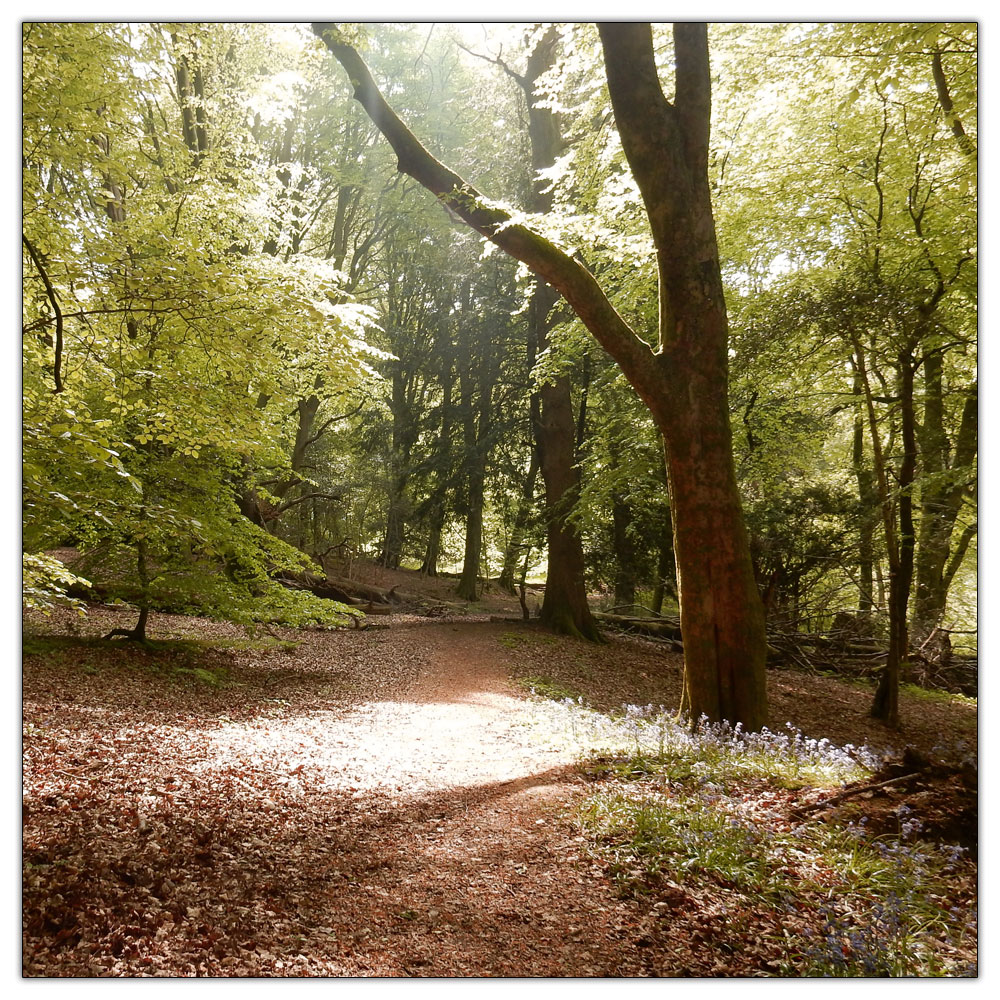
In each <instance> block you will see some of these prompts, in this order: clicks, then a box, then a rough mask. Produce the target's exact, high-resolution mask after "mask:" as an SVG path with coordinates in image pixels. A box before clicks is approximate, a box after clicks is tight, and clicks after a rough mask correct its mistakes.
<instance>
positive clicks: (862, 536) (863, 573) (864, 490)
mask: <svg viewBox="0 0 1000 1000" xmlns="http://www.w3.org/2000/svg"><path fill="white" fill-rule="evenodd" d="M863 392H864V390H863V388H862V385H861V382H860V379H859V377H858V375H857V373H855V375H854V395H855V396H856V397H857V398H858V402H857V407H856V409H855V415H854V438H853V442H852V449H851V464H852V466H853V468H854V478H855V480H856V481H857V484H858V612H859V613H860V614H862V615H867V614H870V613H871V611H872V609H873V607H874V598H873V594H872V575H873V573H874V568H875V539H874V534H875V526H874V523H873V518H874V517H875V511H876V508H877V504H878V497H877V496H876V495H875V491H874V489H873V483H872V473H871V470H870V469H869V468H868V467H867V466H866V465H865V415H864V395H863Z"/></svg>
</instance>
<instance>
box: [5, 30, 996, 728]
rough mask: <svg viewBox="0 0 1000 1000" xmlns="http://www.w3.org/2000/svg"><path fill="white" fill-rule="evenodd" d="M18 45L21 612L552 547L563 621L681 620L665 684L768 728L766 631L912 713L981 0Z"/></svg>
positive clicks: (769, 646) (971, 161)
mask: <svg viewBox="0 0 1000 1000" xmlns="http://www.w3.org/2000/svg"><path fill="white" fill-rule="evenodd" d="M22 45H23V92H22V136H23V143H22V291H23V315H22V332H23V339H22V349H23V360H22V380H23V418H22V432H23V473H22V499H23V521H22V536H23V549H24V563H23V567H24V570H23V572H24V584H25V591H24V593H25V601H26V603H27V604H29V605H30V606H38V607H48V606H51V604H52V603H53V602H57V601H60V600H69V601H73V600H76V601H80V600H82V599H83V598H86V599H88V600H94V599H98V598H99V599H103V600H118V601H124V602H126V603H128V604H130V605H131V606H133V607H134V608H135V610H136V613H137V615H138V620H137V623H136V624H135V626H134V628H132V629H129V630H127V632H128V634H129V635H131V636H132V637H133V638H142V637H143V635H144V623H145V616H146V614H147V612H148V611H149V610H150V609H153V608H163V609H171V610H181V611H198V612H199V613H208V614H214V615H218V616H221V617H228V618H232V619H234V620H238V621H245V622H253V621H272V622H273V621H285V622H291V623H304V622H311V623H314V624H320V625H324V626H327V627H329V626H336V625H342V624H345V623H347V622H348V621H349V620H350V619H351V618H353V617H356V616H357V614H358V612H357V609H352V608H350V607H349V606H348V605H347V604H345V603H344V602H343V601H342V600H331V599H324V598H320V597H316V596H314V595H313V594H310V593H308V591H305V590H302V589H298V590H292V589H288V588H287V587H286V586H283V585H282V583H281V582H280V579H281V578H282V577H284V578H285V582H286V583H287V582H288V581H289V579H290V578H291V577H294V576H296V575H298V576H299V577H301V576H302V574H304V573H313V574H317V573H318V574H320V575H325V576H328V577H334V576H338V575H339V576H345V577H346V576H350V572H351V567H353V566H355V565H357V564H358V563H359V562H365V561H368V562H371V563H377V564H380V565H382V566H384V567H388V568H392V569H398V568H409V569H413V570H417V569H420V570H422V571H423V572H424V573H426V574H429V575H438V574H448V573H451V574H454V578H455V585H456V588H457V593H456V598H457V599H461V600H465V601H469V602H474V601H476V600H477V598H478V597H479V595H481V593H482V591H483V589H484V588H486V587H490V586H503V587H506V588H509V589H514V588H516V587H517V584H518V582H521V583H524V581H526V580H529V579H533V580H535V581H536V582H538V583H539V584H541V583H543V582H544V583H545V584H546V593H545V604H544V606H543V609H542V617H543V621H545V622H546V623H547V624H548V625H549V626H551V627H553V628H557V629H560V630H562V631H566V632H570V633H571V634H576V635H584V636H587V637H589V638H599V629H598V624H599V621H598V620H595V619H594V617H593V613H594V612H601V611H602V610H603V611H606V610H609V609H612V608H614V609H622V608H626V609H629V610H630V613H635V614H639V615H643V616H646V617H652V616H653V615H654V614H655V615H663V614H666V615H668V616H669V615H674V614H676V615H677V616H678V617H679V628H680V633H681V638H680V640H679V641H681V642H683V646H684V651H685V656H686V658H687V671H688V673H687V694H686V698H685V706H686V708H687V709H688V710H689V711H690V712H691V713H692V714H693V715H694V716H695V718H697V716H699V715H701V714H702V713H704V714H705V715H707V716H709V717H710V718H712V719H714V720H715V719H728V720H730V721H732V722H737V721H738V722H742V723H743V724H745V725H747V726H750V727H752V728H757V727H759V726H761V725H763V724H764V722H765V721H766V715H767V709H766V694H765V685H764V676H765V675H764V663H765V657H766V656H767V655H768V653H769V650H770V655H771V656H772V657H773V656H775V655H776V653H775V651H776V646H775V641H776V639H775V637H776V636H779V635H781V636H785V635H799V636H805V635H814V634H816V633H818V632H823V631H828V630H830V629H832V628H833V625H834V621H835V620H838V621H840V622H841V623H843V622H844V621H845V620H846V619H845V617H844V616H847V617H848V618H850V619H851V621H852V623H853V624H852V628H853V629H854V631H855V632H856V633H858V634H863V635H864V636H866V637H867V638H868V639H871V640H873V641H874V640H878V641H884V643H885V644H886V649H887V651H888V654H887V659H886V661H885V669H884V671H883V672H882V674H881V677H882V685H881V686H880V688H879V693H878V695H877V696H876V699H875V704H874V709H873V710H874V712H875V714H876V715H877V716H878V717H880V718H882V719H883V720H884V721H886V722H887V723H889V724H890V725H895V724H896V723H897V722H898V718H897V709H896V701H895V694H894V692H895V691H896V690H897V688H898V681H899V678H900V676H902V674H904V673H905V672H906V670H907V669H908V665H909V663H910V661H911V660H912V659H913V658H914V656H916V654H918V653H919V654H920V656H922V657H925V658H926V657H930V656H933V657H935V658H936V662H941V661H946V660H947V659H948V657H949V656H951V654H952V652H953V651H954V650H953V647H962V646H963V644H964V645H966V646H969V645H974V642H972V640H970V639H969V636H970V635H972V634H973V633H974V629H975V603H976V534H977V491H976V481H977V480H976V476H977V451H978V427H977V417H978V377H977V352H976V348H977V342H976V338H977V330H978V315H977V296H978V270H977V261H978V228H977V227H978V194H977V192H978V176H977V167H978V144H979V136H978V109H977V94H978V62H977V55H978V49H977V45H978V40H977V27H976V25H974V24H966V23H929V22H928V23H880V22H866V23H836V24H833V23H795V24H780V23H778V24H764V23H754V24H717V25H716V24H713V25H708V26H699V25H693V24H683V23H682V24H678V25H674V26H672V27H671V26H669V25H659V24H657V25H651V26H650V25H642V24H617V25H616V24H601V25H596V26H595V25H588V24H559V25H550V24H520V25H500V24H495V25H484V26H474V25H471V24H468V25H443V24H435V25H430V24H417V25H412V24H364V25H358V24H337V25H332V24H326V23H324V24H317V25H314V26H312V30H310V27H309V26H308V25H299V24H265V23H240V24H235V23H234V24H230V23H199V22H187V23H171V22H149V23H119V22H110V23H90V22H66V23H57V22H25V23H24V24H23V25H22ZM334 57H335V58H334ZM355 98H356V100H355ZM65 549H73V550H75V551H76V552H77V553H78V555H79V558H78V559H77V560H76V561H74V562H73V563H72V565H71V566H70V568H69V569H67V568H66V566H65V565H64V564H63V563H62V562H59V561H57V560H55V559H54V558H53V557H52V555H51V553H53V552H56V551H59V550H65ZM47 553H48V554H47ZM81 607H82V605H81ZM838 615H839V616H840V618H839V619H838Z"/></svg>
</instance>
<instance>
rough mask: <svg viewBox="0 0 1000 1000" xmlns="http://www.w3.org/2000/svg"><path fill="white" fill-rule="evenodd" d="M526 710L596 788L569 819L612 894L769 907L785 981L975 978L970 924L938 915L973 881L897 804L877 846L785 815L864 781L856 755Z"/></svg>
mask: <svg viewBox="0 0 1000 1000" xmlns="http://www.w3.org/2000/svg"><path fill="white" fill-rule="evenodd" d="M534 689H535V691H536V693H538V694H540V695H544V694H546V693H548V692H547V691H546V689H545V685H535V688H534ZM535 709H536V713H537V715H536V721H541V719H545V720H547V721H548V723H549V724H550V725H554V726H558V727H560V731H561V734H562V739H563V740H564V741H569V742H570V743H571V744H572V745H573V746H574V747H575V748H576V750H577V752H578V753H579V754H580V756H581V759H582V764H581V767H582V769H583V770H584V771H585V773H587V774H588V775H589V776H590V777H591V778H592V779H594V780H596V781H599V782H600V784H601V788H600V790H599V791H597V792H596V793H595V794H593V795H591V796H590V797H589V798H588V799H587V800H586V801H585V802H584V803H583V804H582V805H581V806H580V807H579V808H578V810H577V811H576V814H575V817H574V819H575V822H576V823H577V824H578V826H579V827H580V829H581V831H582V832H583V833H584V834H585V836H586V837H587V839H588V841H589V844H590V851H591V852H592V854H593V855H594V856H595V857H597V858H600V859H601V860H602V861H603V862H604V863H605V865H606V866H607V869H608V871H609V873H610V875H611V876H612V878H613V879H614V881H615V882H616V884H617V885H618V888H619V890H620V891H621V892H622V893H623V894H625V895H628V896H632V897H644V896H655V894H656V892H657V890H658V888H659V887H662V886H663V885H665V884H676V885H680V886H687V887H690V888H691V889H692V891H698V887H699V886H700V887H701V888H704V886H705V885H706V884H709V885H711V886H712V887H713V888H714V890H715V891H722V892H724V893H726V894H736V895H737V896H738V897H740V898H742V899H743V900H744V903H745V905H746V906H747V908H749V909H757V910H759V909H760V908H761V907H764V908H766V909H768V910H769V911H770V912H771V913H772V915H773V916H774V919H775V920H776V921H777V922H778V923H780V924H781V925H782V927H783V928H785V929H784V930H783V937H782V938H781V939H780V940H776V941H775V951H776V952H778V953H779V954H780V955H781V956H782V958H781V960H780V963H779V965H780V970H779V971H780V974H781V975H784V976H810V977H812V976H833V977H842V976H876V977H877V976H970V975H972V976H974V975H976V967H975V961H974V960H970V959H969V957H968V956H969V955H970V954H971V955H973V956H974V955H975V944H976V913H975V910H974V909H972V910H965V909H963V908H962V907H961V906H954V905H953V904H952V903H951V902H950V901H952V900H954V899H955V898H957V897H959V896H961V892H959V891H957V889H956V885H957V884H959V883H962V884H964V885H966V886H967V887H968V886H969V885H971V881H972V879H973V877H974V876H973V874H972V873H973V868H972V866H971V864H970V863H969V862H968V861H967V860H965V858H964V857H963V849H962V848H960V847H953V846H939V845H934V844H931V843H927V842H925V841H922V840H921V839H920V823H919V822H918V821H917V819H916V817H915V816H913V815H912V814H911V813H910V811H909V807H908V806H906V805H905V804H904V805H901V806H900V807H899V809H898V810H897V819H898V827H899V829H898V832H897V833H896V834H895V835H893V836H880V837H876V836H873V835H870V834H869V833H868V832H867V831H866V829H865V823H864V822H863V821H862V822H860V823H858V824H850V823H849V824H838V823H836V822H833V821H827V822H819V821H816V820H805V821H801V822H798V821H796V819H795V818H794V814H793V813H792V812H791V807H792V806H793V804H794V800H795V797H796V796H795V790H798V789H803V788H817V787H822V788H836V787H838V786H842V785H844V784H848V783H851V782H857V781H863V780H866V779H868V778H870V777H871V775H872V774H873V772H874V771H875V770H876V769H877V767H878V766H879V764H880V763H881V761H880V760H879V758H877V757H876V755H875V754H874V753H872V752H871V751H870V750H869V749H868V748H866V747H855V746H850V745H848V746H844V747H838V746H835V745H833V744H831V743H830V742H829V741H827V740H813V739H808V738H806V737H804V736H803V735H802V734H801V733H800V732H797V731H796V730H794V729H792V728H791V727H788V729H787V730H786V731H785V732H781V733H773V732H770V731H768V730H766V729H765V730H763V731H761V732H760V733H745V732H743V731H742V730H741V728H740V727H739V726H736V727H731V726H728V725H725V724H723V725H711V724H708V723H707V721H706V720H702V721H701V722H700V723H699V724H698V725H697V726H691V725H690V723H689V722H687V721H686V720H678V719H677V718H676V717H675V716H673V715H672V714H670V713H667V712H666V711H664V710H663V709H662V708H654V707H653V706H646V707H639V706H634V705H632V706H628V707H626V708H625V710H624V712H623V713H622V714H620V715H619V716H616V717H613V716H609V715H605V714H602V713H599V712H595V711H593V710H592V709H590V708H588V707H586V706H585V705H584V704H583V702H582V699H579V698H577V699H570V698H563V699H562V700H560V701H558V702H556V701H552V700H549V701H541V702H537V703H536V706H535ZM544 728H545V727H543V726H542V725H539V730H540V731H543V729H544ZM786 924H787V927H786V926H785V925H786ZM771 971H773V967H772V970H771Z"/></svg>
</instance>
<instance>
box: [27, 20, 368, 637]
mask: <svg viewBox="0 0 1000 1000" xmlns="http://www.w3.org/2000/svg"><path fill="white" fill-rule="evenodd" d="M258 30H259V29H257V28H254V27H246V26H244V27H240V26H200V27H199V26H185V27H184V29H183V31H181V30H180V29H179V30H178V31H177V32H174V33H173V34H172V35H171V34H169V33H168V34H166V35H165V34H164V33H163V32H162V31H161V30H160V28H159V27H158V26H156V25H144V26H135V25H86V24H68V25H67V24H55V25H37V24H27V25H25V28H24V43H25V64H26V76H25V104H24V108H25V142H24V160H25V168H24V186H23V191H24V223H23V225H24V229H23V241H22V242H23V246H24V249H25V254H24V268H25V290H26V294H25V302H24V332H25V339H24V356H25V365H24V371H25V378H24V382H25V392H24V395H25V419H24V429H25V449H24V450H25V465H24V468H25V478H24V486H25V489H24V494H25V499H24V511H25V512H24V537H25V545H26V547H27V548H29V549H37V548H43V547H45V546H51V545H59V544H66V543H76V544H78V545H79V546H80V548H81V549H83V550H85V552H86V555H87V557H88V558H89V560H90V561H91V563H92V564H93V565H94V566H95V568H97V567H100V568H101V569H102V571H105V572H107V573H109V574H110V575H111V579H105V580H104V581H102V582H104V583H107V584H108V585H109V586H111V587H112V592H115V593H117V594H118V595H119V596H122V597H125V598H127V599H129V600H131V601H133V602H134V603H135V604H136V606H137V608H138V610H139V616H138V620H137V622H136V624H135V626H134V628H133V629H131V630H127V634H128V635H129V637H131V638H135V639H138V640H142V639H144V638H145V627H146V621H147V618H148V613H149V611H150V609H151V608H152V607H155V606H159V607H171V608H175V609H180V608H188V607H196V606H200V607H201V608H202V609H204V610H207V611H211V612H214V613H221V614H229V615H230V616H233V617H237V618H239V619H242V620H245V621H249V620H252V619H255V618H268V617H269V616H273V615H274V614H278V615H279V616H285V617H286V619H287V620H300V621H301V620H306V619H309V620H322V621H326V622H331V621H345V620H346V619H345V618H344V616H343V612H344V610H345V609H344V608H343V607H342V606H340V605H337V604H336V602H330V603H328V604H327V605H320V603H319V602H312V601H310V600H309V598H308V595H307V596H306V597H304V598H303V599H301V600H300V599H298V598H297V597H296V596H295V595H292V594H290V593H289V592H287V591H284V590H283V589H282V588H280V587H279V586H278V585H277V584H276V583H274V581H272V580H271V579H270V574H271V573H272V571H273V570H275V569H276V568H278V567H280V566H298V565H301V563H302V556H301V553H299V552H296V551H295V550H293V549H291V548H290V547H289V546H287V545H284V544H283V543H281V542H279V541H278V540H276V539H273V538H271V537H269V536H268V535H267V533H265V532H262V531H261V530H260V529H259V528H258V527H257V526H255V525H252V524H251V523H250V522H249V521H247V520H246V519H245V518H243V517H241V516H240V513H239V510H238V506H237V493H238V492H239V489H238V484H239V482H240V480H241V479H242V478H243V476H244V471H243V470H244V469H245V468H246V467H247V466H251V467H252V466H254V465H255V464H260V465H265V464H267V463H269V462H276V461H277V460H278V456H279V451H280V449H279V444H278V439H279V427H278V423H279V421H278V419H277V418H276V411H277V410H279V409H281V410H284V409H285V408H286V407H287V406H288V405H289V402H290V399H297V398H299V396H298V391H297V390H298V388H299V387H298V385H297V384H296V377H295V376H296V374H297V373H296V360H297V359H299V358H301V357H302V356H304V355H305V354H307V347H308V346H315V347H316V348H317V350H318V351H319V352H320V353H321V354H322V357H323V363H322V367H321V370H322V372H323V374H324V377H325V378H326V379H327V380H328V381H330V382H336V383H338V384H340V385H341V386H342V387H343V388H344V389H345V390H346V389H347V388H349V387H352V386H357V385H360V384H361V383H363V382H364V381H365V379H366V378H367V372H366V371H365V364H364V361H363V354H364V351H363V348H362V347H361V344H362V343H363V339H362V338H363V330H362V327H363V323H358V322H357V320H358V319H359V318H360V315H361V314H360V313H359V312H358V311H357V310H356V308H355V307H353V306H351V305H349V304H345V303H343V302H342V301H339V300H340V299H341V294H342V293H341V288H340V285H339V282H338V279H337V276H336V275H335V274H334V273H333V271H332V269H331V268H330V267H329V266H328V265H324V264H323V263H322V262H318V261H315V260H305V259H303V258H301V257H295V258H289V259H287V260H285V261H282V262H280V263H279V262H278V261H276V260H275V259H274V257H273V255H271V254H268V253H266V252H263V247H262V244H263V242H264V239H265V234H266V232H267V230H268V224H267V223H268V219H267V215H266V212H260V211H259V209H260V206H261V205H262V204H264V202H265V199H264V198H263V193H264V192H263V191H262V186H263V185H262V183H261V177H260V175H259V173H258V172H257V171H256V170H255V169H254V165H253V157H252V156H251V155H250V154H251V152H252V151H253V150H254V146H253V143H252V136H251V134H250V129H249V127H248V123H247V122H246V120H245V117H244V118H242V119H241V117H240V116H241V115H245V110H246V109H245V106H243V105H242V104H241V101H240V100H239V98H238V96H237V95H236V93H235V91H234V90H233V89H232V88H231V87H230V84H231V78H230V75H231V74H237V73H238V72H239V71H240V70H241V69H242V70H245V69H246V66H245V65H244V66H242V67H241V66H239V65H237V64H234V60H235V59H236V55H235V54H236V53H238V52H241V51H244V50H243V48H242V47H241V46H239V45H237V44H235V42H236V41H237V40H239V41H242V42H246V43H247V48H248V49H251V50H252V43H253V42H254V40H255V32H257V31H258ZM140 66H141V69H140V68H138V67H140ZM63 83H66V84H68V86H66V87H65V88H64V87H63V86H62V85H63ZM248 205H253V206H254V210H250V209H248ZM206 220H208V223H209V224H206ZM335 303H336V304H335ZM53 327H54V328H55V329H56V331H57V336H56V337H55V338H52V337H51V336H50V335H49V331H50V330H51V329H53ZM279 348H280V349H279ZM314 374H315V369H314V370H313V371H312V372H310V376H309V377H310V378H312V377H314ZM262 399H263V400H269V401H270V402H271V404H272V405H271V407H270V409H269V408H268V407H267V406H266V405H265V406H262V405H261V402H260V401H261V400H262Z"/></svg>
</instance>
